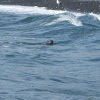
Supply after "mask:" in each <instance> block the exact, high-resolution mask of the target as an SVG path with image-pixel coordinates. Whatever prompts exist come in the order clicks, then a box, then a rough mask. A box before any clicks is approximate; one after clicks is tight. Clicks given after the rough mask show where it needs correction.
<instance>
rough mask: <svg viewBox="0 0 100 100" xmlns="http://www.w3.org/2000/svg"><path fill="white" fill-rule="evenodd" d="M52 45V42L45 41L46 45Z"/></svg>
mask: <svg viewBox="0 0 100 100" xmlns="http://www.w3.org/2000/svg"><path fill="white" fill-rule="evenodd" d="M53 44H54V42H53V40H47V41H46V45H53Z"/></svg>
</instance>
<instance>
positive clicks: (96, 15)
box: [89, 13, 100, 21]
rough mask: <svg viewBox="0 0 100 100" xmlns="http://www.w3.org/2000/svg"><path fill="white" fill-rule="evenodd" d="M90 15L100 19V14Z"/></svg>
mask: <svg viewBox="0 0 100 100" xmlns="http://www.w3.org/2000/svg"><path fill="white" fill-rule="evenodd" d="M89 15H91V16H93V17H94V19H98V20H99V21H100V14H94V13H90V14H89Z"/></svg>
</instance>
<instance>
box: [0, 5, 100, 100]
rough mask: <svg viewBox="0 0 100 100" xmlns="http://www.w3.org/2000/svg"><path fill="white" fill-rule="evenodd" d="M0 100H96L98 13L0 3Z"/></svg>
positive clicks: (99, 94) (99, 85)
mask: <svg viewBox="0 0 100 100" xmlns="http://www.w3.org/2000/svg"><path fill="white" fill-rule="evenodd" d="M50 39H51V40H54V45H52V46H47V45H45V42H46V41H47V40H50ZM34 43H41V45H33V44H34ZM0 100H100V15H99V14H93V13H88V14H83V13H75V12H68V11H54V10H47V9H45V8H38V7H21V6H2V5H1V6H0Z"/></svg>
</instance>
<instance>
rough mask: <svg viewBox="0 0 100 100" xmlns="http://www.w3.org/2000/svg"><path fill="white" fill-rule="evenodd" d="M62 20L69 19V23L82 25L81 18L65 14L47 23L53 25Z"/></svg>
mask: <svg viewBox="0 0 100 100" xmlns="http://www.w3.org/2000/svg"><path fill="white" fill-rule="evenodd" d="M61 21H68V22H69V23H71V24H73V25H75V26H82V23H81V21H80V20H78V18H77V17H76V16H74V15H64V14H60V15H59V17H58V18H57V19H56V20H54V21H53V22H51V23H48V24H47V25H52V24H55V23H58V22H61Z"/></svg>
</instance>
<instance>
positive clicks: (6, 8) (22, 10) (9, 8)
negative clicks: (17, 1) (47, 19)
mask: <svg viewBox="0 0 100 100" xmlns="http://www.w3.org/2000/svg"><path fill="white" fill-rule="evenodd" d="M0 12H6V13H15V14H46V15H54V14H60V13H64V12H65V11H60V10H59V11H57V10H47V9H46V8H44V7H37V6H34V7H29V6H18V5H17V6H15V5H14V6H13V5H0Z"/></svg>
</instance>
